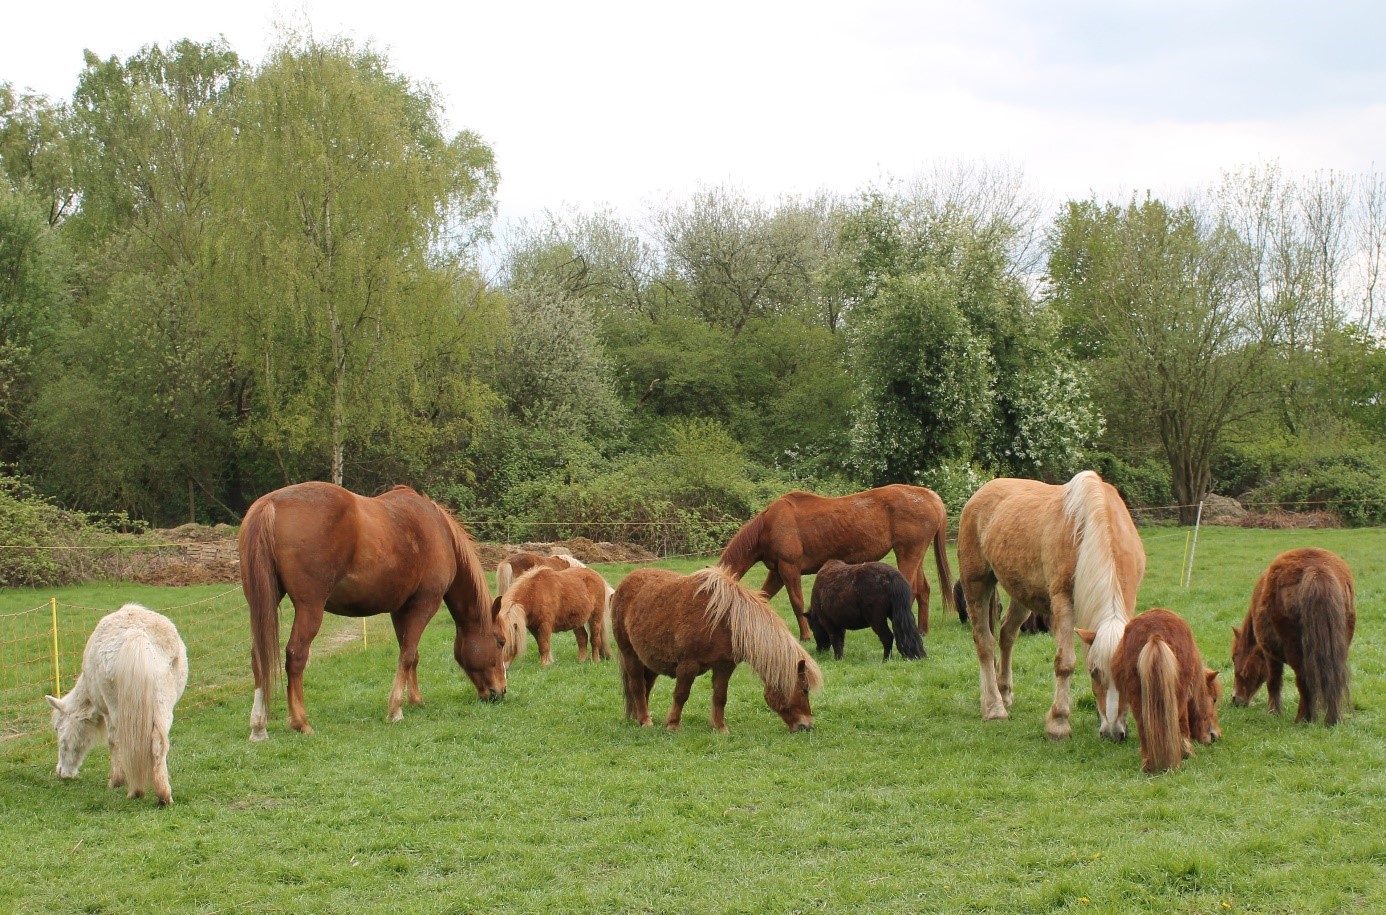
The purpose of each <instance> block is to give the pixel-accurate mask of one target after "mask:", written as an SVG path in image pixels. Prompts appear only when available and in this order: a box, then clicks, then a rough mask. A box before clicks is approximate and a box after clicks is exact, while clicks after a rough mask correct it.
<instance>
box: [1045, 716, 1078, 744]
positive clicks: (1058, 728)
mask: <svg viewBox="0 0 1386 915" xmlns="http://www.w3.org/2000/svg"><path fill="white" fill-rule="evenodd" d="M1072 734H1073V725H1071V724H1069V723H1068V722H1067V721H1065V722H1063V723H1062V724H1055V723H1053V722H1047V723H1046V724H1045V725H1044V736H1045V737H1048V738H1049V739H1050V740H1067V739H1068V738H1069V737H1070V736H1071V735H1072Z"/></svg>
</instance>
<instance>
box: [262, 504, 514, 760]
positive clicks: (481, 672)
mask: <svg viewBox="0 0 1386 915" xmlns="http://www.w3.org/2000/svg"><path fill="white" fill-rule="evenodd" d="M239 543H240V553H241V587H242V588H243V589H244V590H245V599H246V603H247V604H249V606H250V633H251V652H250V654H251V667H252V669H253V670H254V672H255V702H254V705H253V706H252V707H251V711H250V739H251V740H264V739H265V738H266V737H268V736H269V734H268V733H267V732H266V730H265V725H266V703H267V701H268V698H269V695H270V687H271V686H272V685H273V679H274V676H275V672H276V670H277V668H278V666H279V602H280V600H282V599H283V597H284V595H285V594H288V595H289V600H291V601H293V605H294V625H293V631H292V632H291V633H290V635H289V644H288V646H287V648H286V650H285V661H284V670H285V672H286V673H287V674H288V677H289V683H288V702H289V725H290V726H291V727H292V728H293V729H294V730H296V731H301V732H302V733H304V734H311V733H313V729H312V728H311V727H310V726H309V724H308V715H307V713H306V711H305V710H304V706H303V669H304V668H305V667H307V666H308V651H309V646H311V645H312V643H313V637H314V636H316V635H317V634H318V629H319V627H321V626H322V615H323V612H324V611H326V612H329V613H336V614H339V615H341V616H373V615H375V614H377V613H388V614H390V619H391V622H393V623H394V627H395V636H396V637H397V638H398V639H399V668H398V669H397V671H396V672H395V682H394V686H393V688H392V689H391V690H390V702H389V720H391V721H398V720H400V719H401V718H402V717H404V713H403V711H402V710H401V704H402V701H403V697H404V693H405V690H406V689H407V690H408V692H409V702H410V704H412V705H422V704H423V696H422V695H421V694H420V692H419V676H418V667H419V638H420V636H422V635H423V630H424V626H426V625H427V624H428V621H429V620H431V619H432V618H433V615H434V614H435V613H437V612H438V606H439V604H441V603H444V602H446V603H447V605H448V611H449V612H450V613H451V614H452V619H453V622H454V623H455V624H456V625H457V636H456V638H455V640H454V641H453V657H455V658H456V659H457V663H458V665H459V666H461V668H462V669H463V670H464V671H465V672H466V673H467V676H468V677H470V678H471V681H472V684H473V685H474V686H475V687H476V691H477V694H478V695H479V696H480V697H481V698H483V699H492V700H494V699H499V698H501V697H502V696H504V695H505V665H504V664H502V663H501V659H500V649H501V645H502V644H503V641H504V637H503V635H502V633H501V632H500V629H499V627H498V626H497V625H496V621H495V617H494V616H493V615H492V614H491V593H490V590H489V589H488V588H487V587H486V575H485V573H484V572H483V571H482V568H481V562H480V560H479V559H478V558H477V555H476V547H475V546H474V545H473V544H472V539H471V537H470V536H469V535H468V534H467V532H466V531H465V530H463V528H462V525H461V524H459V523H458V522H457V520H456V519H455V518H453V517H452V515H451V514H450V513H449V512H448V511H447V510H446V509H444V508H442V507H441V506H439V505H438V504H437V503H435V502H434V501H433V500H431V499H428V498H425V497H424V496H421V495H419V494H418V493H416V492H415V491H414V490H412V489H410V488H409V487H407V486H396V487H395V488H394V489H392V490H390V491H389V492H387V493H385V494H383V495H379V496H376V497H375V498H373V499H367V498H364V497H362V496H358V495H356V494H355V493H351V492H348V491H347V490H345V489H343V488H341V487H340V486H334V485H332V484H331V483H299V484H297V485H294V486H286V487H284V488H283V489H276V490H275V491H274V492H271V493H268V494H267V495H264V496H261V497H260V498H259V499H256V500H255V504H254V505H252V506H250V511H248V512H246V514H245V520H244V521H243V522H242V523H241V532H240V541H239Z"/></svg>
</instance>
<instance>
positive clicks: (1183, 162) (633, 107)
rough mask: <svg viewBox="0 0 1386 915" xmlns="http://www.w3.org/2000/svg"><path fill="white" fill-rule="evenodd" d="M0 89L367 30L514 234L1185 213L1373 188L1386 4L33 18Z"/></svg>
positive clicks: (462, 8)
mask: <svg viewBox="0 0 1386 915" xmlns="http://www.w3.org/2000/svg"><path fill="white" fill-rule="evenodd" d="M16 6H17V7H18V8H15V9H8V10H7V11H6V12H5V14H4V16H3V18H2V21H3V28H0V81H8V82H10V83H12V84H14V85H15V86H17V87H26V88H29V89H32V90H34V91H37V92H40V93H42V94H45V95H48V96H50V97H52V98H54V99H66V98H69V97H70V96H71V94H72V90H73V88H74V87H75V85H76V81H77V76H78V74H79V72H80V71H81V68H82V60H83V57H82V55H83V51H84V49H88V50H91V51H92V52H94V53H95V54H96V55H98V56H99V57H110V56H112V55H114V56H117V57H120V58H126V57H129V56H130V55H132V54H134V53H136V52H137V51H138V50H139V49H140V48H141V47H143V46H145V45H149V44H153V43H159V44H164V45H166V44H169V43H171V42H173V41H176V40H178V39H180V38H192V39H194V40H199V41H206V40H209V39H213V38H216V37H218V36H220V37H223V38H224V39H225V40H226V41H227V42H228V43H229V44H230V46H231V47H232V48H233V49H234V50H235V51H237V53H239V54H240V55H241V57H242V58H243V59H244V60H247V61H249V62H251V63H256V62H259V61H260V60H261V59H262V58H263V57H264V55H265V53H266V50H267V49H268V48H269V47H271V46H272V45H273V44H274V43H275V42H276V41H277V40H279V36H281V35H282V34H283V31H282V29H283V28H284V27H285V26H291V27H296V28H298V29H300V30H302V29H303V28H304V27H305V26H306V27H308V28H310V29H311V31H312V32H313V33H314V34H315V35H317V36H319V37H323V38H327V37H337V36H347V37H351V38H352V39H354V40H356V41H358V42H361V43H365V42H370V43H372V44H373V45H374V46H375V47H376V48H377V49H378V50H383V51H385V52H386V53H387V54H388V56H389V58H390V60H391V61H392V63H393V64H394V66H395V67H396V69H397V70H398V71H399V72H401V73H403V74H405V75H407V76H409V77H411V78H413V79H416V80H420V81H427V82H430V83H432V84H433V85H434V86H435V87H436V88H437V90H438V91H439V93H440V96H441V98H442V99H443V102H444V105H445V110H446V115H447V118H448V124H449V126H450V127H451V128H452V129H454V130H460V129H468V130H472V131H474V132H476V133H478V134H480V135H481V137H482V138H483V139H484V140H485V141H486V142H488V143H489V144H490V145H491V147H492V149H493V150H494V151H495V154H496V160H497V165H498V168H499V171H500V175H501V184H500V191H499V200H498V204H499V217H500V221H501V225H502V226H504V225H505V224H506V223H507V222H514V221H517V220H524V219H530V218H534V217H536V216H538V215H539V214H541V213H542V212H543V211H545V210H553V211H555V212H563V211H565V210H567V209H570V208H580V209H587V210H595V209H606V208H609V209H613V210H615V211H617V212H618V213H626V214H629V215H632V216H634V215H637V214H639V213H641V212H643V211H644V210H645V209H646V208H648V207H650V206H657V205H659V203H660V202H661V201H663V200H666V199H669V198H673V199H678V198H679V197H681V196H684V195H686V194H688V193H689V192H691V191H693V190H695V189H697V188H699V187H705V186H709V185H727V186H730V187H733V188H735V189H737V190H739V191H741V192H744V193H746V194H748V195H750V196H753V197H758V198H763V199H767V200H770V199H773V198H776V197H778V196H780V195H810V194H814V193H816V192H818V191H822V190H826V191H830V192H836V193H841V194H850V193H852V192H854V191H857V190H861V189H863V188H864V187H866V186H868V185H870V184H871V183H873V182H874V183H880V182H882V181H885V180H889V179H891V178H896V179H903V180H908V179H911V178H913V177H917V176H921V175H924V174H927V173H929V172H930V171H932V170H933V169H935V168H939V167H950V166H952V165H955V164H957V163H959V162H971V163H981V164H990V165H998V166H1004V167H1006V168H1008V169H1016V170H1019V171H1020V172H1021V173H1022V174H1023V175H1024V177H1025V180H1026V184H1027V186H1028V187H1029V189H1030V190H1031V191H1032V192H1033V193H1034V194H1035V195H1036V197H1037V198H1038V199H1040V200H1041V201H1042V202H1047V203H1049V204H1050V205H1053V206H1056V205H1057V204H1059V203H1060V202H1062V201H1063V200H1064V199H1067V198H1073V197H1080V198H1081V197H1089V196H1093V195H1097V196H1098V197H1100V198H1103V199H1116V200H1123V199H1126V198H1128V197H1129V196H1130V195H1131V194H1133V193H1140V194H1144V193H1145V192H1146V191H1150V192H1152V193H1154V194H1156V195H1159V196H1165V197H1173V198H1180V197H1183V196H1185V195H1187V194H1190V193H1194V192H1197V191H1198V190H1200V189H1204V188H1208V187H1211V186H1212V185H1213V184H1214V183H1216V181H1217V180H1218V178H1219V176H1220V175H1221V174H1222V173H1223V172H1224V171H1225V170H1231V169H1237V168H1241V167H1247V166H1262V165H1266V164H1270V163H1275V164H1278V165H1279V166H1280V168H1281V169H1282V170H1283V171H1284V172H1286V173H1288V174H1309V173H1312V172H1316V171H1321V170H1330V169H1331V170H1335V171H1341V172H1349V173H1354V172H1368V171H1375V170H1377V169H1378V168H1379V167H1380V163H1379V161H1378V160H1379V159H1382V158H1383V156H1382V151H1386V55H1383V54H1382V53H1381V46H1382V43H1383V40H1386V4H1380V3H1377V2H1375V0H1372V2H1332V0H1320V2H1318V3H1315V4H1308V3H1303V2H1282V0H1261V2H1225V0H1200V2H1187V0H1160V2H1127V0H1105V2H1075V0H1006V2H1000V0H997V2H966V0H953V2H936V0H916V2H905V0H884V2H877V0H831V2H820V0H795V2H779V0H775V2H757V0H739V2H737V0H699V2H696V3H689V2H651V0H637V2H624V0H622V2H615V0H588V2H586V3H572V2H563V3H560V2H550V0H502V2H495V0H491V2H487V3H475V2H471V0H454V2H453V3H450V4H437V3H418V2H414V0H395V2H388V3H387V2H379V0H375V2H370V3H366V2H360V0H339V2H333V3H318V4H312V3H292V4H290V3H283V2H269V0H235V2H232V3H189V2H187V0H176V2H165V0H157V2H140V0H135V2H134V3H130V4H112V3H109V2H108V0H103V2H99V3H98V2H88V0H60V2H49V3H46V4H44V3H25V4H22V5H16Z"/></svg>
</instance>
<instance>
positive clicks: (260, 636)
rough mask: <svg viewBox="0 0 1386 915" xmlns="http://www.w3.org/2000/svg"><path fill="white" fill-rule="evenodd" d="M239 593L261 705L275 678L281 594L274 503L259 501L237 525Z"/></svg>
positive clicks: (267, 697)
mask: <svg viewBox="0 0 1386 915" xmlns="http://www.w3.org/2000/svg"><path fill="white" fill-rule="evenodd" d="M238 546H239V549H240V557H241V590H242V591H244V592H245V602H246V606H248V607H249V608H250V655H251V660H252V661H253V662H254V664H253V666H254V668H255V688H256V689H258V690H260V695H261V696H262V697H263V698H264V701H265V702H266V703H268V702H269V701H270V695H271V690H270V688H271V687H272V686H274V684H275V682H276V681H277V679H278V677H279V601H280V600H281V599H282V598H283V597H284V591H283V589H282V588H280V586H279V574H278V572H277V570H276V569H275V562H274V503H273V502H272V501H270V500H269V499H260V500H259V501H257V502H256V503H255V504H254V505H252V506H250V511H248V512H246V513H245V518H244V519H243V520H242V521H241V532H240V534H239V543H238Z"/></svg>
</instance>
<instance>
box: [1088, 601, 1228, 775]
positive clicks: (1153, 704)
mask: <svg viewBox="0 0 1386 915" xmlns="http://www.w3.org/2000/svg"><path fill="white" fill-rule="evenodd" d="M1079 635H1080V636H1081V637H1082V639H1083V641H1084V642H1089V641H1090V640H1091V639H1090V637H1091V636H1092V635H1093V633H1091V632H1089V631H1088V630H1086V629H1084V630H1081V631H1080V632H1079ZM1217 676H1218V672H1217V671H1216V670H1213V669H1211V668H1209V667H1207V666H1205V665H1204V663H1203V656H1202V655H1201V654H1199V653H1198V645H1196V644H1195V643H1194V637H1193V630H1192V629H1190V628H1189V624H1188V623H1186V622H1185V621H1184V619H1183V618H1182V617H1180V616H1178V615H1177V614H1175V613H1171V612H1170V611H1168V610H1163V609H1161V608H1159V607H1156V608H1154V609H1151V610H1147V611H1145V612H1144V613H1142V614H1140V615H1139V616H1137V617H1136V618H1135V619H1133V620H1131V622H1129V623H1127V624H1126V632H1125V634H1124V635H1122V637H1121V644H1119V645H1117V650H1116V654H1115V655H1113V656H1112V678H1113V679H1114V680H1115V681H1116V687H1117V692H1118V693H1119V694H1120V695H1121V705H1122V708H1123V709H1125V708H1130V709H1131V711H1132V712H1133V713H1134V714H1135V717H1136V732H1137V733H1138V734H1140V738H1141V769H1142V770H1143V771H1145V772H1159V771H1163V770H1165V769H1177V768H1179V766H1180V765H1181V764H1182V763H1183V762H1184V757H1186V756H1192V755H1193V741H1195V740H1196V741H1198V742H1199V743H1212V742H1213V741H1214V740H1216V739H1218V738H1219V737H1221V736H1222V734H1221V732H1220V731H1219V730H1218V704H1217V703H1218V699H1219V698H1221V696H1222V683H1221V682H1220V681H1219V680H1218V679H1217Z"/></svg>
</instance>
